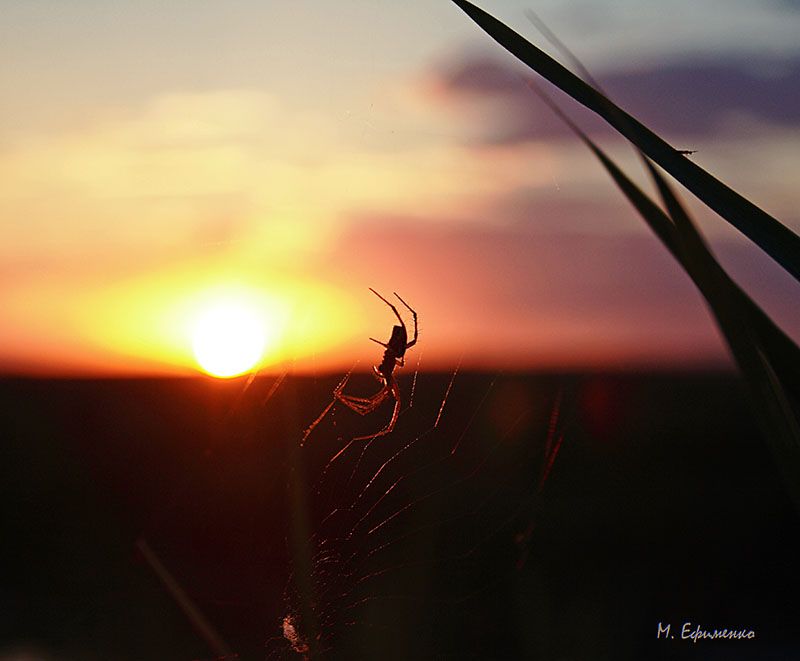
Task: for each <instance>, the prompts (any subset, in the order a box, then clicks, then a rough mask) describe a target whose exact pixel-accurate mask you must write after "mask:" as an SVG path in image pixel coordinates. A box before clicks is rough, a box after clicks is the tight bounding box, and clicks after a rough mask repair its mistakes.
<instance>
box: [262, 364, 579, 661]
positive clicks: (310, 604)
mask: <svg viewBox="0 0 800 661" xmlns="http://www.w3.org/2000/svg"><path fill="white" fill-rule="evenodd" d="M420 362H421V356H418V359H417V365H416V368H415V370H414V373H413V375H398V384H399V387H400V389H401V392H402V393H403V396H404V398H406V397H407V398H408V406H405V407H404V408H403V409H402V410H401V413H400V416H399V418H398V422H397V426H396V428H395V430H394V431H393V432H392V433H390V434H387V435H385V436H379V437H375V438H368V439H363V440H356V439H357V438H358V437H359V436H364V435H365V434H369V433H372V432H373V431H377V430H379V429H381V428H382V426H383V425H384V424H385V420H386V419H388V417H389V416H390V415H391V407H392V406H393V402H388V403H386V404H384V405H382V406H381V407H379V408H378V409H377V410H375V411H373V412H371V413H370V414H368V415H366V416H363V417H361V416H358V415H356V414H355V413H354V412H353V411H351V410H349V409H348V408H347V407H346V406H344V405H343V404H342V403H340V402H338V401H336V399H335V398H334V399H333V401H329V403H327V405H326V404H325V403H324V400H323V403H322V409H321V410H322V413H321V414H320V415H319V417H317V418H316V420H314V421H313V423H312V424H311V425H310V427H307V428H306V429H305V431H304V432H303V433H302V435H301V442H298V441H297V440H295V441H294V446H293V448H292V449H290V452H289V454H290V463H291V465H292V474H291V479H290V491H292V498H291V501H292V512H291V517H292V526H291V528H292V530H291V532H290V535H289V537H288V538H287V546H288V550H289V555H290V558H291V568H290V570H291V573H290V576H289V578H288V580H287V585H286V589H285V591H284V596H283V601H284V612H285V615H284V616H283V619H282V621H281V622H278V623H275V629H274V632H275V635H274V636H273V637H272V638H270V639H269V640H268V641H267V653H268V654H267V658H297V657H302V658H316V657H319V656H324V657H328V656H329V657H339V656H341V657H344V658H351V657H352V656H356V657H367V658H370V657H372V658H379V657H386V656H390V657H397V658H410V657H415V658H430V657H432V656H436V655H437V654H439V655H441V654H445V655H447V656H451V657H452V656H454V655H455V656H459V655H463V652H464V651H468V650H470V649H471V648H472V649H487V650H488V649H493V650H495V652H501V651H502V650H503V647H504V645H505V646H506V647H507V649H508V651H509V652H513V641H511V640H507V639H508V630H509V627H510V622H511V621H512V620H513V619H514V613H513V607H512V606H511V604H509V603H508V599H507V596H508V588H509V585H512V584H513V583H514V581H515V580H516V579H518V577H519V574H520V571H521V570H522V568H523V567H524V565H525V560H526V558H527V555H528V552H529V548H530V545H531V543H532V539H533V531H534V524H535V514H536V508H537V507H538V503H539V500H540V499H539V495H540V493H541V490H542V487H543V486H544V484H545V481H546V480H547V477H548V475H549V474H550V472H551V470H552V468H553V465H554V462H555V459H556V455H557V453H558V451H559V449H560V446H561V441H562V439H563V437H564V432H565V430H566V426H565V425H564V423H563V421H562V417H561V416H560V409H561V404H562V399H563V397H562V389H561V388H560V387H559V386H558V385H556V384H551V383H547V384H539V385H538V386H536V387H534V388H533V389H532V387H531V384H530V383H529V382H528V381H527V380H526V379H524V378H520V377H516V376H507V375H503V374H494V375H491V374H489V375H486V374H473V373H466V374H465V373H463V372H461V371H460V364H459V365H456V366H455V367H454V369H453V371H452V372H450V373H447V374H429V373H424V372H421V371H420ZM346 378H350V382H349V385H348V391H350V389H353V391H354V394H357V395H360V394H361V393H360V392H359V390H362V391H363V393H364V394H365V395H367V394H369V389H370V388H373V389H374V379H371V378H370V377H368V376H364V375H359V374H355V375H351V374H348V375H347V377H346ZM334 386H335V384H333V383H332V384H331V390H329V391H328V393H331V392H332V391H333V387H334ZM328 396H330V395H328ZM412 397H413V398H412ZM465 621H472V622H475V627H474V629H472V630H471V632H470V634H469V635H464V629H465V627H464V622H465ZM457 631H458V632H459V634H458V636H457V641H456V642H455V643H454V642H453V641H454V638H456V636H455V632H457ZM504 641H505V642H504ZM476 646H477V647H476Z"/></svg>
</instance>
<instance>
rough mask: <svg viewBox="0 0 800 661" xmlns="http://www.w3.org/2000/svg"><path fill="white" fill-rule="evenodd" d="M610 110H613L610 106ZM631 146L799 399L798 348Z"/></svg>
mask: <svg viewBox="0 0 800 661" xmlns="http://www.w3.org/2000/svg"><path fill="white" fill-rule="evenodd" d="M525 15H526V16H527V17H528V20H529V21H531V23H533V25H534V26H535V27H536V29H537V30H539V32H540V33H541V35H542V36H543V37H544V38H545V39H546V40H547V41H548V42H549V43H550V44H551V45H552V46H553V47H554V48H556V50H557V51H558V52H559V53H561V55H562V56H563V57H565V58H566V59H567V60H568V61H569V62H571V63H572V66H573V67H574V68H575V69H576V70H577V71H579V72H580V75H581V76H582V77H583V79H584V80H585V81H587V82H588V83H590V84H591V85H592V86H593V87H594V88H595V89H597V90H598V91H599V92H601V93H602V94H603V95H604V96H606V97H607V98H609V99H610V98H611V97H609V96H608V95H607V94H606V91H605V90H604V89H603V88H602V87H601V85H600V83H598V82H597V81H596V80H595V79H594V77H593V76H592V74H591V72H590V71H589V69H588V68H587V67H586V66H585V65H584V64H583V62H582V61H581V60H580V58H579V57H578V56H577V55H575V53H573V52H572V50H570V48H569V47H568V46H567V45H566V44H565V43H564V42H562V41H561V40H560V39H559V38H558V37H557V36H556V35H555V34H554V33H553V32H552V31H551V30H550V28H549V27H548V26H547V25H546V24H545V22H544V21H543V20H542V19H541V18H539V16H538V15H537V14H536V13H535V12H534V11H532V10H530V9H528V10H526V12H525ZM526 82H529V81H526ZM529 87H531V89H533V90H534V91H536V92H537V93H538V92H539V88H538V87H537V86H536V85H535V84H534V83H532V82H529ZM539 95H540V97H542V96H543V95H542V94H541V93H540V94H539ZM543 98H544V100H545V102H546V103H548V105H549V106H550V107H551V109H553V110H554V111H555V112H556V114H558V115H559V116H560V117H561V119H562V121H565V122H567V123H568V124H570V125H571V129H572V131H573V132H577V133H579V134H580V131H578V129H577V127H576V126H575V125H574V124H572V123H571V122H570V120H569V118H567V117H566V115H564V114H563V113H562V112H561V109H560V108H559V107H558V106H556V105H555V104H553V103H550V101H549V98H547V97H546V95H545V96H544V97H543ZM611 112H614V111H613V109H612V111H611ZM620 121H623V122H624V118H623V119H621V120H620ZM631 146H632V147H633V149H634V151H635V152H636V154H637V156H638V157H639V158H640V159H641V160H642V163H643V164H644V166H645V168H646V169H647V170H648V172H649V173H650V176H651V178H652V179H653V181H654V183H655V184H656V187H657V188H658V190H659V194H660V195H661V199H662V201H663V202H664V204H665V206H666V207H667V210H668V211H669V214H670V216H671V217H672V220H673V223H674V224H675V232H676V233H677V234H678V238H681V237H680V234H681V232H683V233H687V232H688V233H691V236H692V239H693V240H694V241H695V242H697V241H699V242H700V245H701V247H703V248H705V252H706V253H707V258H706V259H705V263H706V264H708V266H709V267H710V268H712V269H713V270H714V276H713V277H715V278H718V279H722V280H724V281H725V283H726V284H725V286H726V287H727V288H728V290H729V291H728V295H729V296H732V297H733V298H734V300H735V301H736V305H738V306H740V307H739V312H740V313H744V314H746V315H747V317H748V322H749V324H750V325H751V326H752V327H753V329H754V331H755V333H756V336H757V337H758V338H759V340H760V342H761V345H762V346H763V347H765V349H766V353H767V356H768V358H769V359H770V362H771V364H772V366H773V367H775V368H777V371H778V376H779V379H780V381H781V383H783V384H784V386H785V387H786V388H787V389H788V390H789V391H790V392H791V394H792V395H793V396H794V398H795V401H796V402H800V349H798V347H797V345H796V344H795V343H794V342H793V341H792V339H791V338H790V337H789V336H788V335H786V333H784V332H783V331H782V330H781V329H780V328H779V327H778V326H777V325H776V324H775V323H774V322H773V321H772V319H770V317H769V316H768V315H767V314H765V313H764V311H763V310H761V308H759V307H758V305H756V304H755V302H754V301H753V300H752V299H751V298H750V297H749V296H748V295H747V294H746V293H745V292H744V291H743V290H741V289H740V288H739V286H738V285H737V284H736V283H735V282H734V281H733V280H732V279H731V278H730V277H729V276H728V274H727V273H726V272H725V270H724V269H723V268H721V267H720V265H719V263H718V262H717V260H716V258H714V256H713V255H712V254H711V251H710V249H708V247H707V246H706V244H705V242H704V241H703V239H702V237H701V236H700V234H699V232H698V231H697V230H696V228H695V226H694V224H693V223H692V221H691V219H690V218H689V216H688V214H687V213H686V212H685V211H684V209H683V207H682V206H681V204H680V202H678V200H677V197H676V196H675V195H674V194H673V193H672V191H671V189H670V187H669V185H668V184H667V182H666V181H665V180H664V178H663V177H662V176H661V175H660V174H659V173H658V170H657V169H656V168H655V166H654V165H653V164H652V163H651V162H650V160H649V159H648V158H647V156H645V155H644V154H643V153H642V151H641V150H639V149H638V148H636V146H635V145H631ZM662 240H663V239H662ZM684 247H685V246H684ZM670 250H671V252H672V253H673V256H675V258H676V259H678V261H680V262H681V265H682V266H683V267H684V269H685V270H688V268H687V265H686V264H684V263H683V262H684V260H685V257H682V256H681V255H679V254H677V253H676V250H675V249H674V247H673V248H670Z"/></svg>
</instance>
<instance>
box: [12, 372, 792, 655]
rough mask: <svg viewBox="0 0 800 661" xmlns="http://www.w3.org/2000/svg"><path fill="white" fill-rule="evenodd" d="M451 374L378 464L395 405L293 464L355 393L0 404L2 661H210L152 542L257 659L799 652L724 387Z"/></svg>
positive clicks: (108, 385) (774, 528)
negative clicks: (740, 635)
mask: <svg viewBox="0 0 800 661" xmlns="http://www.w3.org/2000/svg"><path fill="white" fill-rule="evenodd" d="M453 377H454V375H453V374H452V373H444V374H425V373H420V374H418V375H416V376H415V375H414V374H413V373H412V371H411V370H407V371H406V373H404V374H402V375H400V376H399V377H398V384H399V387H400V389H401V391H402V393H403V395H404V397H405V398H406V400H408V399H410V393H411V390H412V387H413V400H411V401H412V403H413V406H412V407H411V408H407V403H408V402H407V401H406V402H404V405H403V411H401V413H400V416H399V419H398V422H397V426H396V428H395V430H394V431H393V432H392V433H390V434H386V435H385V436H382V437H379V438H376V439H374V440H373V441H372V444H371V445H370V446H369V447H368V448H367V449H366V450H364V447H365V443H366V442H365V441H357V442H356V443H353V444H351V445H349V446H348V442H349V441H350V440H351V439H352V438H353V437H357V436H362V435H364V434H369V433H371V432H372V431H378V430H380V429H381V428H382V427H383V426H384V425H385V424H386V422H387V421H388V420H389V418H390V417H391V412H392V407H393V405H394V402H387V403H385V404H384V405H383V406H381V407H380V408H379V409H377V410H375V411H373V412H371V413H369V414H367V415H365V416H363V417H361V416H358V415H357V414H356V413H354V412H353V411H351V410H349V409H348V408H347V407H345V406H343V405H341V404H337V405H336V406H334V407H333V408H332V410H331V411H330V412H329V414H328V415H327V416H326V417H325V418H324V419H323V420H322V421H321V422H320V424H319V425H318V426H317V428H315V429H314V431H313V433H312V434H311V435H310V436H309V438H308V440H307V442H306V444H305V445H304V446H303V447H302V448H300V447H299V442H300V439H301V438H302V435H303V431H304V430H305V429H306V428H307V427H308V425H309V424H310V423H311V422H312V421H313V420H314V419H315V418H316V417H317V416H318V415H319V413H320V411H322V410H323V408H324V407H325V406H326V405H327V404H328V403H330V401H331V397H332V392H333V389H334V388H335V386H336V384H337V382H338V381H339V379H340V378H341V375H337V376H335V377H319V378H299V377H287V378H285V379H283V380H282V381H281V382H280V383H277V379H276V378H275V377H263V378H258V379H256V380H255V381H254V382H253V383H252V385H251V386H250V387H249V388H247V389H246V390H244V380H242V379H239V380H233V381H227V382H225V381H214V380H211V379H189V380H107V381H90V380H84V381H81V380H52V381H46V380H23V379H6V380H4V381H2V382H0V393H2V398H1V399H0V401H2V418H3V421H4V422H3V438H4V440H3V459H2V462H0V471H1V473H0V477H1V479H0V489H2V497H0V504H1V505H0V507H2V513H3V516H2V521H3V539H4V543H3V546H2V548H3V550H2V553H3V558H2V563H1V564H0V566H2V572H3V576H2V581H0V585H1V586H2V588H1V589H0V608H1V609H2V614H3V615H2V618H0V658H4V655H5V654H8V653H10V652H11V651H13V650H15V649H22V648H23V647H24V649H28V650H38V653H39V655H40V656H39V657H36V656H34V657H33V658H42V659H131V660H134V659H137V660H138V659H165V660H166V659H177V660H181V661H182V660H186V661H189V660H191V659H209V658H215V657H216V656H218V655H217V654H216V653H215V652H214V650H211V649H209V647H208V646H207V645H206V643H205V642H204V640H203V638H202V637H201V636H200V635H199V634H198V632H197V631H196V630H195V628H193V626H192V625H191V624H190V622H189V620H188V619H187V618H186V617H185V616H184V613H183V612H182V611H181V609H180V608H179V606H178V605H177V604H176V602H175V601H174V600H173V598H172V597H171V596H170V594H169V593H168V592H167V590H166V589H165V588H164V586H163V585H162V583H161V582H160V580H159V578H158V577H157V576H156V575H155V573H154V572H153V570H152V568H151V566H150V564H148V562H147V561H145V559H144V557H143V556H142V553H141V552H140V551H139V550H138V549H137V540H141V539H144V540H146V542H147V544H148V545H149V547H150V548H152V549H153V551H154V552H155V553H156V554H157V556H158V558H159V559H160V561H161V562H162V563H163V565H164V566H165V567H166V568H168V570H169V571H170V572H171V574H172V576H173V577H174V578H175V580H176V581H177V582H178V584H179V585H180V586H181V588H182V589H183V590H184V591H185V593H186V594H187V595H188V596H189V598H190V599H191V600H192V602H193V603H194V604H195V605H196V607H197V608H198V609H199V610H200V611H201V612H202V613H203V614H204V615H205V617H206V618H207V620H208V621H209V622H210V623H211V625H212V626H213V627H214V628H215V630H216V632H217V633H218V634H219V636H220V637H221V638H222V639H224V640H225V641H226V643H227V645H228V646H229V647H230V649H231V650H232V651H234V652H235V653H237V654H238V655H239V658H242V659H262V658H265V657H268V658H301V657H300V656H299V655H298V654H296V653H295V652H293V651H292V650H291V645H290V644H289V643H288V641H287V640H286V639H285V638H284V637H283V631H282V624H283V623H284V622H285V621H286V620H285V618H286V617H287V616H291V617H292V620H291V621H292V622H293V623H294V624H295V625H296V626H297V631H298V635H299V636H301V637H303V636H307V637H309V636H310V637H309V644H310V649H312V650H316V651H317V652H320V653H325V654H326V655H327V657H329V658H398V659H405V658H437V659H440V658H448V659H464V658H475V659H485V658H503V659H513V658H540V659H566V658H574V659H594V658H608V659H627V658H630V659H641V658H665V659H667V658H670V659H671V658H681V657H684V656H685V657H687V658H719V659H738V658H752V659H757V658H788V656H789V655H791V653H792V651H793V650H794V651H796V650H797V649H798V641H797V638H796V622H797V616H798V614H800V612H799V611H800V607H799V606H798V600H797V595H798V591H799V589H800V569H799V568H798V567H799V565H798V563H797V560H796V549H797V548H798V542H800V517H799V516H798V513H797V511H796V510H795V509H794V507H793V506H792V504H791V501H790V500H789V498H788V497H787V496H786V494H785V489H784V485H783V484H782V481H781V477H780V473H779V471H778V470H777V469H776V467H775V466H774V463H773V459H772V456H771V455H770V453H769V450H768V447H767V445H766V444H765V442H764V440H763V439H762V438H761V437H760V432H759V431H758V430H757V427H756V425H755V423H754V420H753V417H752V415H751V413H750V410H749V408H748V405H747V403H746V401H745V399H744V396H743V394H742V390H741V388H740V386H739V384H738V381H737V380H736V379H735V377H733V376H732V375H729V374H724V373H704V374H664V373H661V374H612V373H602V374H600V373H586V374H580V373H573V374H563V375H562V374H492V373H485V374H484V373H469V372H459V373H458V374H456V375H455V378H453ZM451 379H452V387H451V389H450V392H449V394H447V396H446V397H445V394H446V392H447V389H448V385H449V384H450V382H451ZM276 385H277V387H275V386H276ZM374 388H375V384H374V379H372V378H371V377H370V376H368V375H354V376H353V377H352V378H351V380H350V383H349V385H348V391H350V390H352V391H353V393H354V394H358V393H359V392H363V393H364V395H369V394H370V393H371V391H373V390H374ZM443 404H444V407H442V405H443ZM556 408H557V409H558V415H557V416H555V415H554V411H555V410H556ZM440 414H441V415H440ZM437 417H439V424H438V426H435V427H434V422H435V421H436V419H437ZM551 428H553V429H554V432H551V433H548V430H549V429H551ZM548 439H549V440H548ZM558 439H561V444H560V446H559V447H558V452H557V454H555V455H554V460H553V462H552V467H551V468H550V470H549V473H548V474H547V479H546V481H545V483H544V486H543V488H542V490H541V491H538V486H539V484H540V482H541V478H542V474H543V472H544V468H545V467H544V465H543V463H545V462H544V459H545V458H546V457H547V456H553V455H552V454H551V455H548V454H547V450H546V446H547V445H548V444H549V446H550V452H551V453H552V450H553V446H554V444H555V443H556V442H557V441H558ZM403 448H406V449H403ZM453 448H456V452H455V453H452V450H453ZM341 450H345V451H344V452H343V453H342V454H341V455H339V456H338V457H337V453H339V452H340V451H341ZM334 457H336V459H335V461H333V462H331V459H332V458H334ZM387 460H388V463H387ZM381 466H384V468H383V469H382V470H381V471H380V472H379V469H380V468H381ZM373 478H375V479H374V480H373ZM393 485H394V486H393ZM335 510H336V511H337V512H338V513H336V514H335V515H333V516H330V515H331V512H334V511H335ZM298 548H300V550H298ZM303 548H304V549H305V550H303ZM303 554H305V555H306V560H305V563H306V564H305V567H306V570H307V572H306V573H308V574H310V575H311V578H310V579H308V580H305V581H302V580H299V581H298V580H297V574H298V573H299V572H300V571H301V569H302V567H303V566H304V561H303V559H302V558H299V557H298V555H303ZM292 573H294V575H295V578H294V579H293V580H292V579H290V574H292ZM304 594H305V596H306V597H305V601H306V602H307V601H312V602H313V603H311V604H308V603H305V604H304V603H303V602H304ZM309 594H311V595H312V596H311V597H309V596H308V595H309ZM687 622H688V623H691V629H690V630H691V631H694V629H695V628H696V627H697V626H700V627H702V629H703V630H710V631H711V632H713V631H714V629H719V630H722V629H735V630H746V631H750V630H752V631H753V632H754V637H753V638H751V639H737V640H727V639H726V640H719V639H714V640H708V639H702V640H697V641H696V642H694V640H693V639H691V638H683V639H682V628H683V626H684V625H685V623H687ZM668 624H669V625H670V627H671V629H670V634H671V636H672V638H671V639H669V638H667V636H666V635H665V633H664V632H663V631H664V627H666V626H667V625H668ZM659 628H661V631H662V633H661V635H660V637H658V632H659ZM311 632H316V633H317V634H318V635H319V638H317V637H316V636H314V635H313V634H311Z"/></svg>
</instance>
